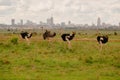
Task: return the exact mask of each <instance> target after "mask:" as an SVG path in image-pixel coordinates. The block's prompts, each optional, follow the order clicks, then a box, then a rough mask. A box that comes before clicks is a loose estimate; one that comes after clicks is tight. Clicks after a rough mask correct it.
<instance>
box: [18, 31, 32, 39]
mask: <svg viewBox="0 0 120 80" xmlns="http://www.w3.org/2000/svg"><path fill="white" fill-rule="evenodd" d="M20 34H21V37H22V38H23V39H25V37H27V38H31V36H32V33H30V34H29V33H28V32H21V33H20Z"/></svg>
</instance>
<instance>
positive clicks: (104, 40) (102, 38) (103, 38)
mask: <svg viewBox="0 0 120 80" xmlns="http://www.w3.org/2000/svg"><path fill="white" fill-rule="evenodd" d="M97 41H98V43H99V44H100V47H101V50H102V44H106V43H107V42H108V36H107V35H106V36H97Z"/></svg>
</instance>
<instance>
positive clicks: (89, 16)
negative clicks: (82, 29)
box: [0, 0, 120, 25]
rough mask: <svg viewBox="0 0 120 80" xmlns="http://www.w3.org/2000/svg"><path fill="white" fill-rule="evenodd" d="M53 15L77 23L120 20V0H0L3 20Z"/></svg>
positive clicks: (5, 21)
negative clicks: (98, 19) (99, 19)
mask: <svg viewBox="0 0 120 80" xmlns="http://www.w3.org/2000/svg"><path fill="white" fill-rule="evenodd" d="M51 16H52V17H54V23H61V22H66V23H67V22H68V21H71V22H72V23H75V24H92V23H94V24H96V23H97V18H98V17H100V18H101V22H105V23H110V24H117V25H118V23H119V22H120V0H0V23H7V24H10V23H11V19H12V18H14V19H15V20H16V22H19V21H20V20H21V19H23V20H24V22H25V21H26V20H31V21H33V22H36V23H39V22H40V21H43V22H46V19H47V18H50V17H51Z"/></svg>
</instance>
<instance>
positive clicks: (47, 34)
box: [43, 30, 56, 40]
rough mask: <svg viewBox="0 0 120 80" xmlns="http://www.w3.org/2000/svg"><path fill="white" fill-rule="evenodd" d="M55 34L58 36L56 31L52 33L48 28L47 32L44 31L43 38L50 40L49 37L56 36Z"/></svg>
mask: <svg viewBox="0 0 120 80" xmlns="http://www.w3.org/2000/svg"><path fill="white" fill-rule="evenodd" d="M55 36H56V33H55V32H54V33H53V34H52V33H51V32H50V31H48V30H46V31H45V33H43V39H44V40H46V39H48V40H49V38H52V37H55Z"/></svg>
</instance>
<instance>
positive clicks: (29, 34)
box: [20, 31, 32, 45]
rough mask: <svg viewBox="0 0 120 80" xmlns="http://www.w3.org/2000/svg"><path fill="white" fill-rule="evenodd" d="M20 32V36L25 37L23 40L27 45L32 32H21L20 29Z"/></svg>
mask: <svg viewBox="0 0 120 80" xmlns="http://www.w3.org/2000/svg"><path fill="white" fill-rule="evenodd" d="M20 34H21V37H22V38H23V39H25V40H26V41H27V42H28V45H29V38H31V37H32V33H28V32H23V31H22V32H21V33H20Z"/></svg>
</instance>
